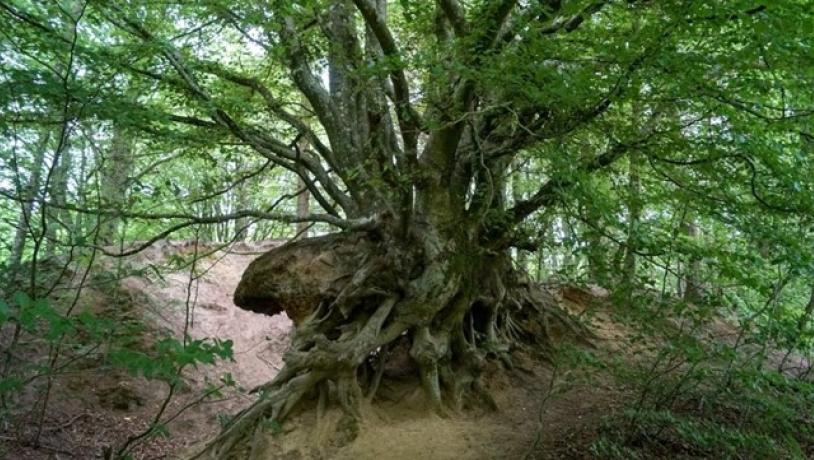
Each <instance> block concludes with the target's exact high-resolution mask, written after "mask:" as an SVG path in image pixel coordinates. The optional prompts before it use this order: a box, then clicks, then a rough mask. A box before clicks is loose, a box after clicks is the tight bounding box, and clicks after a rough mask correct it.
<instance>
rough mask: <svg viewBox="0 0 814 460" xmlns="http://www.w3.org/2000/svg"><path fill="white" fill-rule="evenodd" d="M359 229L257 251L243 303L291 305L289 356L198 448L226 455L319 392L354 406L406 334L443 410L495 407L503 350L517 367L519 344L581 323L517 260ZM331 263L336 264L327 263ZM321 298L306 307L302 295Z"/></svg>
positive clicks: (239, 295)
mask: <svg viewBox="0 0 814 460" xmlns="http://www.w3.org/2000/svg"><path fill="white" fill-rule="evenodd" d="M428 252H429V251H427V250H426V249H425V250H424V251H423V253H421V254H416V253H415V252H414V251H407V250H403V249H400V248H399V246H397V245H389V244H388V243H387V242H385V241H379V242H375V241H372V240H370V239H369V238H367V237H363V236H362V237H360V236H359V235H356V234H350V235H347V234H343V235H332V236H329V237H323V238H314V239H311V240H304V241H302V242H299V243H294V244H292V245H289V246H287V247H282V248H278V249H275V250H273V251H271V252H270V253H269V254H267V255H265V256H263V257H261V258H259V259H258V260H257V261H256V262H255V263H253V264H252V266H251V267H249V269H248V270H247V272H246V273H245V274H244V277H243V280H242V281H241V286H240V287H239V288H238V291H237V292H236V295H235V299H236V302H237V303H238V304H239V305H241V306H242V307H244V308H248V309H252V310H255V311H262V312H266V313H269V312H274V311H280V310H282V309H286V311H287V312H289V316H292V317H293V318H294V320H295V324H296V328H295V330H294V332H293V334H292V343H291V347H290V349H289V350H288V351H287V352H286V354H285V356H284V362H285V366H284V368H283V369H282V370H281V371H280V373H279V374H278V375H277V376H276V377H275V378H274V379H273V380H272V381H271V382H269V383H267V384H265V385H263V386H262V387H260V388H258V389H257V390H259V391H261V392H262V396H261V398H260V399H259V400H258V401H257V402H256V403H255V404H254V405H253V406H251V407H250V408H248V409H247V410H245V411H244V412H242V413H240V414H238V415H237V416H236V417H235V419H234V420H233V422H232V423H231V424H230V425H229V426H227V427H226V428H225V429H224V431H223V432H222V433H221V434H220V435H219V436H218V437H217V438H216V439H215V440H213V442H212V443H210V445H209V446H207V448H206V449H205V450H204V451H203V452H202V453H201V454H199V456H200V455H205V456H208V457H210V458H226V457H228V456H229V454H230V452H232V451H233V449H234V448H235V447H236V446H237V444H238V442H239V441H240V440H241V439H244V438H245V437H246V436H247V435H248V434H250V433H252V432H253V431H254V430H255V428H256V427H257V426H258V424H259V423H260V422H261V421H262V420H264V419H272V420H277V421H281V420H283V419H284V418H285V417H286V416H287V415H289V414H290V413H291V411H292V409H294V407H295V406H296V405H297V404H298V403H299V402H300V401H301V400H302V399H304V398H306V397H308V396H310V395H315V394H316V395H319V398H318V400H319V401H320V405H321V404H323V403H324V401H325V396H326V395H328V394H330V395H332V399H333V400H335V401H336V402H338V403H339V404H340V405H341V407H342V408H343V409H344V410H345V411H346V412H347V413H349V414H351V415H353V416H357V415H358V407H359V404H360V402H361V401H362V399H363V398H368V399H372V398H373V397H374V396H375V393H376V390H377V388H378V386H379V383H380V381H381V379H382V373H383V370H384V368H385V367H386V364H387V363H386V360H387V358H388V355H389V350H390V349H392V348H394V347H396V346H399V345H402V346H403V344H404V342H405V341H407V343H408V344H409V345H408V348H409V355H410V358H411V360H412V361H413V362H414V363H415V366H416V369H417V373H418V375H419V376H420V380H421V385H422V386H423V388H424V390H425V393H426V394H427V397H428V398H429V400H430V402H431V403H432V405H433V407H434V408H435V409H436V410H437V411H439V412H442V413H443V412H444V411H445V410H446V409H447V408H448V407H452V408H454V409H458V408H460V407H461V406H462V404H463V403H464V402H466V401H465V399H466V397H467V396H471V395H474V397H475V398H476V399H477V400H478V401H480V402H485V403H487V404H490V405H493V404H494V403H493V402H492V400H491V398H490V397H489V396H488V394H487V393H486V391H485V390H484V389H483V387H482V384H481V379H480V375H481V372H482V370H483V368H484V363H485V360H486V359H487V358H489V357H493V358H496V359H499V360H501V361H502V362H504V363H506V364H507V365H510V364H511V363H510V358H509V351H510V348H511V346H513V345H515V344H519V343H530V342H534V343H537V344H542V345H550V344H551V339H552V338H556V336H557V335H559V334H570V333H577V334H579V333H580V331H579V330H578V329H579V326H578V325H577V323H576V322H574V321H573V320H571V319H570V318H569V317H568V316H567V315H566V314H565V313H563V312H561V311H559V310H558V309H557V308H556V306H555V302H554V301H553V299H552V298H551V297H550V296H548V295H546V293H545V292H543V291H542V290H541V289H539V288H538V287H537V286H535V285H533V284H532V283H530V282H528V281H525V278H524V277H523V276H522V275H521V274H519V273H517V272H515V271H513V270H512V268H511V263H510V261H509V260H508V258H503V257H491V258H489V259H488V260H487V259H486V258H481V259H479V260H476V261H474V262H473V260H471V258H470V259H469V260H464V258H463V257H462V256H461V255H460V254H454V253H444V252H442V251H438V252H437V253H436V255H435V257H427V253H428ZM326 267H327V268H326ZM305 301H308V302H313V303H314V305H316V307H315V308H313V307H312V308H313V310H311V311H309V312H307V313H308V314H307V316H306V315H305V314H304V313H305V310H304V309H303V305H302V304H303V302H305Z"/></svg>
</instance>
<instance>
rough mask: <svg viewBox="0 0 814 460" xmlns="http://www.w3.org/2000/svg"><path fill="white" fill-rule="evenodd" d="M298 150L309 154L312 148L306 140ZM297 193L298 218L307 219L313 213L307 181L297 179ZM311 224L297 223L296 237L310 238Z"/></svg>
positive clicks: (300, 142) (300, 178)
mask: <svg viewBox="0 0 814 460" xmlns="http://www.w3.org/2000/svg"><path fill="white" fill-rule="evenodd" d="M298 148H299V150H300V152H305V153H308V150H309V148H310V146H309V145H308V141H307V140H306V139H304V138H303V139H300V141H299V145H298ZM297 191H298V192H299V193H298V195H297V217H298V218H300V219H305V218H306V217H307V216H308V214H310V213H311V210H310V201H311V192H309V191H308V188H307V187H306V184H305V181H304V180H303V179H302V177H298V178H297ZM308 227H309V223H308V222H305V221H301V222H297V225H296V235H299V237H300V238H308V234H309V230H308Z"/></svg>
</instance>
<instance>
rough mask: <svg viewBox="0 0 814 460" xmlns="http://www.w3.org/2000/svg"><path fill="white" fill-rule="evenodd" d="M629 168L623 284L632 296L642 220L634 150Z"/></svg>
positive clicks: (636, 160) (639, 183)
mask: <svg viewBox="0 0 814 460" xmlns="http://www.w3.org/2000/svg"><path fill="white" fill-rule="evenodd" d="M628 158H629V161H630V163H629V169H628V196H627V202H628V203H627V208H628V222H627V239H626V241H625V257H624V261H623V263H622V264H623V265H622V279H621V280H620V282H621V285H622V286H623V288H624V289H625V290H626V291H627V296H628V297H630V296H631V295H632V293H633V288H634V286H635V285H636V250H637V247H636V241H637V238H638V236H637V233H638V228H639V222H640V220H641V213H642V204H641V203H642V202H641V197H640V196H639V195H640V194H641V178H640V176H639V161H640V159H639V154H638V153H636V152H632V153H631V154H630V155H628Z"/></svg>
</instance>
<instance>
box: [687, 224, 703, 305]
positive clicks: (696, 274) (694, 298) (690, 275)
mask: <svg viewBox="0 0 814 460" xmlns="http://www.w3.org/2000/svg"><path fill="white" fill-rule="evenodd" d="M684 231H685V232H686V235H687V236H688V237H690V238H693V239H694V238H698V236H699V235H700V231H699V229H698V225H697V224H696V223H695V220H694V219H692V218H690V219H688V220H687V221H686V223H685V225H684ZM683 278H684V292H683V297H684V300H686V301H687V302H698V301H700V300H701V298H702V297H703V286H702V284H701V283H702V282H701V261H700V260H698V258H697V257H694V256H693V257H692V258H691V259H690V261H689V262H688V263H687V264H685V266H684V277H683Z"/></svg>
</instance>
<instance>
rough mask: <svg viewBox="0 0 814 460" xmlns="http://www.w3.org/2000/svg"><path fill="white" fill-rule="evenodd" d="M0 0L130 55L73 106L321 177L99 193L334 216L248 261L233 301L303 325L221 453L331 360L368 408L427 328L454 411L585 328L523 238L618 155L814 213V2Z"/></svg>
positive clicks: (713, 189) (421, 369)
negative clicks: (284, 207)
mask: <svg viewBox="0 0 814 460" xmlns="http://www.w3.org/2000/svg"><path fill="white" fill-rule="evenodd" d="M0 9H2V11H3V14H4V15H5V16H6V17H7V18H10V19H9V20H10V23H13V24H15V27H19V28H21V29H23V28H24V29H25V30H30V31H33V32H30V33H34V34H36V35H37V36H39V37H45V38H42V40H52V41H53V42H54V43H56V44H54V45H53V46H63V47H66V48H67V49H68V51H69V52H70V55H71V56H74V55H75V57H76V59H77V60H78V62H80V68H81V69H82V72H84V73H85V74H86V75H87V74H92V75H94V76H96V77H97V78H100V79H101V77H102V76H108V77H112V78H108V79H107V80H104V81H105V84H97V85H96V86H94V91H90V90H89V89H88V88H86V87H83V88H80V89H83V91H76V92H75V93H74V94H75V100H72V101H70V104H72V105H71V107H72V108H73V109H74V110H75V111H76V113H75V114H74V116H75V117H95V119H97V120H101V121H111V120H114V122H115V123H116V126H117V129H128V132H132V131H134V130H139V131H140V132H142V133H143V134H144V136H145V137H149V136H158V135H166V134H167V133H171V134H172V135H173V136H176V137H177V138H179V139H197V140H201V139H204V140H206V141H211V142H213V143H214V142H220V143H227V142H228V143H232V144H236V145H239V146H240V147H241V149H242V150H241V152H242V153H243V154H245V155H247V156H249V155H255V156H260V157H262V158H263V159H264V160H265V161H267V162H269V163H271V164H273V165H276V166H277V167H280V168H283V169H285V170H287V171H290V173H291V174H293V175H295V176H296V177H297V178H298V180H299V181H300V183H301V184H302V188H301V189H300V190H299V191H298V193H301V194H305V193H307V194H308V195H309V196H310V197H311V200H312V202H311V205H312V206H311V207H310V210H309V211H308V213H306V212H305V211H304V210H306V209H309V207H308V206H307V204H308V201H301V206H300V207H299V208H298V209H299V211H300V212H299V213H292V214H288V213H281V212H278V211H277V210H276V209H275V208H273V207H271V208H264V209H239V210H237V211H235V212H232V213H227V214H222V215H215V216H198V215H193V214H184V213H181V214H179V213H168V214H144V213H142V214H128V213H127V212H125V211H123V210H122V209H119V208H115V207H105V206H102V207H100V208H99V209H94V210H92V211H93V212H95V213H99V214H102V215H106V216H108V217H110V218H155V219H162V218H163V219H176V220H180V221H181V223H180V224H178V225H177V226H175V227H174V228H175V229H178V228H183V227H184V226H185V225H193V224H200V223H214V222H223V221H240V222H245V221H246V219H259V220H278V221H283V222H288V223H319V224H324V225H328V226H330V227H331V228H333V229H334V230H335V231H334V232H332V233H329V234H326V235H322V236H317V237H311V238H305V239H301V240H299V241H296V242H294V243H290V244H287V245H285V246H283V247H281V248H279V249H275V250H273V251H271V252H269V253H268V254H266V255H264V256H262V257H261V258H259V259H258V260H257V261H256V262H254V263H253V264H252V265H251V266H250V268H249V269H248V270H247V272H246V273H245V274H244V276H243V280H242V282H241V284H240V286H239V288H238V290H237V292H236V293H235V302H236V303H237V304H238V305H240V306H241V307H243V308H247V309H250V310H253V311H257V312H262V313H266V314H274V313H278V312H280V311H286V312H287V313H288V314H289V316H291V317H292V318H294V320H295V322H296V330H295V332H294V335H293V339H292V344H291V349H290V350H289V351H288V353H287V355H286V358H285V363H286V365H285V368H284V369H283V370H282V371H281V372H280V373H279V374H278V375H277V376H276V377H275V378H274V379H273V380H272V381H270V382H269V383H268V384H266V385H264V386H263V387H262V388H261V390H262V392H263V396H262V397H261V398H260V399H259V400H258V402H257V403H256V404H255V405H254V406H252V407H251V408H250V409H248V410H247V411H245V412H244V413H242V414H239V415H238V416H237V417H236V419H235V420H234V421H233V422H232V423H231V424H230V425H229V426H228V427H227V428H226V429H225V431H224V432H223V433H222V434H221V436H219V437H218V438H217V439H216V440H215V441H214V442H213V443H212V444H211V445H210V447H209V449H208V450H207V454H209V455H212V456H216V457H218V456H225V455H227V454H228V453H229V452H230V450H231V449H232V448H233V447H234V446H235V445H236V444H237V442H238V441H239V440H240V439H241V438H242V437H243V436H245V435H246V434H247V433H250V432H251V427H252V426H254V425H255V424H257V423H259V422H260V420H261V418H262V417H269V418H271V419H274V420H282V419H283V418H285V417H286V415H288V414H289V413H290V412H291V411H292V409H293V408H294V407H295V406H296V405H297V404H298V402H300V400H301V399H303V398H305V397H306V396H308V395H309V394H311V392H312V391H326V390H325V388H327V385H328V383H329V382H332V383H333V384H335V386H336V388H337V389H338V391H337V392H335V393H336V394H335V396H336V398H337V399H338V402H339V403H341V405H342V406H343V407H344V408H345V409H346V410H348V411H349V412H350V413H355V409H354V407H355V406H356V405H357V404H358V403H359V401H361V399H362V398H363V397H365V393H367V395H371V394H373V393H375V391H376V386H377V385H378V382H379V379H380V378H381V374H380V372H381V369H383V367H384V366H383V365H382V364H381V362H379V361H381V360H383V359H386V357H387V355H388V353H387V351H388V349H389V348H391V347H394V346H396V345H397V344H399V343H403V342H404V341H406V342H407V343H408V345H409V347H408V348H409V350H410V351H409V353H410V356H411V357H412V359H413V360H414V361H415V363H416V364H417V368H418V371H417V372H418V374H419V377H420V379H419V381H420V382H421V385H422V386H423V388H424V390H425V391H426V394H427V396H428V398H429V400H430V401H431V402H432V403H433V406H434V407H435V409H436V410H438V411H439V412H443V411H445V410H446V408H448V407H460V406H461V405H462V404H464V403H465V402H467V401H468V400H470V399H475V400H478V401H487V402H488V401H489V396H488V395H487V394H486V392H485V391H484V389H483V387H482V385H481V381H480V376H481V373H482V371H483V368H484V363H485V361H486V360H488V359H497V360H502V361H503V362H507V363H508V362H510V359H511V357H510V354H509V351H510V350H511V349H512V348H513V347H518V346H526V345H530V344H535V345H541V346H544V347H552V346H555V345H556V343H557V341H558V340H560V339H562V338H563V337H565V336H572V337H574V336H577V337H578V336H579V335H581V334H582V333H583V331H582V329H581V327H580V326H579V324H578V323H577V322H576V321H575V320H573V319H572V318H570V317H569V316H568V315H567V314H565V313H564V312H562V311H559V310H557V309H556V308H554V307H553V303H552V302H550V301H549V300H548V298H547V295H546V294H545V292H544V291H542V290H541V289H540V288H539V287H537V286H536V285H535V284H534V283H532V282H531V281H530V280H529V278H528V277H527V276H526V274H525V273H524V270H522V269H519V268H516V267H515V265H514V264H513V260H512V257H511V253H512V250H513V249H521V250H524V249H533V248H535V244H536V240H535V235H534V233H533V232H531V231H529V228H528V226H527V225H526V222H527V221H528V220H529V219H530V218H531V217H533V216H534V215H535V214H537V213H539V212H541V211H545V210H548V209H551V208H556V207H558V206H562V205H564V204H567V203H568V202H569V200H572V199H573V198H574V196H576V195H575V193H577V192H575V190H576V191H578V190H580V188H581V187H584V185H585V184H586V183H588V181H590V180H591V179H590V178H591V177H592V176H596V175H600V174H603V172H605V171H607V170H608V169H610V168H612V167H614V166H615V165H618V164H619V163H621V162H629V163H628V164H629V186H628V189H629V190H630V192H631V193H640V191H641V189H642V188H644V187H646V184H644V183H642V181H641V180H640V176H641V175H642V174H644V172H643V170H644V169H645V168H649V169H648V173H649V174H654V175H661V176H663V177H664V178H665V180H668V181H672V182H674V183H676V184H677V185H678V186H679V187H681V188H684V189H688V190H692V191H694V192H695V193H697V194H698V195H699V200H704V201H705V202H717V203H719V205H720V208H721V210H722V211H721V212H722V213H726V212H727V210H728V209H735V208H742V207H745V206H749V207H752V208H754V209H758V210H763V211H765V212H782V211H783V210H789V209H791V210H794V211H798V212H809V211H810V210H811V204H812V203H811V199H810V198H809V197H806V196H801V195H800V194H790V193H789V191H791V190H794V187H796V186H799V182H800V175H799V172H800V171H795V170H794V168H790V167H788V165H784V164H782V162H780V161H778V160H777V158H778V153H779V152H781V151H787V150H788V149H793V148H795V146H797V145H799V144H800V142H801V139H803V138H810V136H811V133H810V130H809V127H808V126H807V125H806V121H807V120H809V118H808V117H809V116H810V114H811V110H810V109H809V108H807V107H810V106H811V102H812V98H811V96H812V93H811V91H812V88H811V85H810V81H811V77H812V68H814V67H812V66H811V55H810V52H811V50H810V43H811V39H812V37H811V31H810V27H808V28H806V26H807V25H810V22H809V21H811V11H810V6H809V5H808V4H807V2H805V1H802V0H800V1H793V0H786V1H782V2H771V3H758V2H751V1H723V0H721V1H711V2H710V1H705V2H699V1H684V0H681V1H679V0H665V1H658V2H657V1H647V0H624V1H622V0H619V1H613V0H599V1H594V0H591V1H580V0H569V1H560V0H539V1H528V2H527V1H520V2H518V1H516V0H511V1H505V0H475V1H461V0H437V1H434V2H432V1H422V2H387V1H386V0H309V1H305V2H297V3H293V2H285V1H276V0H269V1H263V2H226V1H220V0H209V1H205V2H196V3H194V4H189V5H171V4H167V3H166V2H152V1H149V0H134V1H127V2H93V1H92V2H88V3H83V2H79V1H77V2H73V7H72V8H68V9H65V10H63V11H62V13H61V14H62V15H67V16H70V17H71V18H72V19H73V20H75V21H76V22H77V23H79V26H78V29H77V30H78V34H79V36H80V39H78V40H73V41H72V40H68V39H66V38H65V34H61V33H60V32H59V31H60V26H59V25H54V24H52V23H50V22H49V21H48V7H44V6H35V5H27V4H26V2H17V1H3V2H0ZM781 30H799V31H800V33H799V34H788V33H785V34H781V33H779V32H780V31H781ZM795 63H799V65H798V64H795ZM116 76H126V78H120V79H117V78H115V77H116ZM781 81H782V83H781ZM84 84H87V83H84ZM123 85H126V86H128V87H129V88H128V89H127V91H122V88H121V87H122V86H123ZM139 88H141V89H142V90H147V89H148V90H150V91H153V92H155V91H160V92H161V93H162V94H163V95H164V96H163V97H161V98H156V97H149V96H147V95H141V96H140V94H143V93H142V92H141V91H139ZM32 91H33V90H32ZM44 97H47V95H46V96H44ZM80 108H81V110H80ZM758 129H759V130H760V131H761V132H762V133H764V134H765V133H769V132H771V133H772V136H773V137H772V138H773V141H772V142H763V141H762V140H761V139H757V138H756V136H754V133H755V131H756V130H758ZM162 133H163V134H162ZM115 140H116V139H115V138H114V141H115ZM112 148H114V149H116V151H117V152H118V151H119V150H121V154H126V151H127V150H126V149H124V148H122V147H121V146H118V145H114V146H113V147H112ZM522 160H533V161H535V162H536V164H539V165H541V167H542V168H543V170H544V172H543V174H540V175H536V176H535V177H539V178H540V183H539V184H536V186H535V190H534V191H533V192H532V193H529V194H528V196H527V197H526V198H523V195H522V194H519V193H512V190H509V187H511V186H512V181H511V179H510V174H511V168H512V165H513V164H518V163H522ZM60 177H61V176H60ZM724 184H725V185H724ZM795 184H798V185H795ZM583 191H584V190H583ZM109 198H111V199H112V198H113V197H109ZM589 198H590V197H589ZM580 199H581V200H583V202H587V201H589V199H588V200H586V197H585V196H582V197H580ZM716 200H717V201H716ZM240 201H242V200H240ZM269 201H270V202H272V201H274V199H273V197H272V198H270V200H269ZM629 203H630V205H629V206H630V218H629V225H628V226H629V232H628V235H629V238H630V239H631V241H629V242H628V243H629V244H628V245H627V248H628V249H627V251H626V252H625V253H624V256H625V262H624V269H625V271H626V272H627V273H632V274H635V270H636V264H635V260H634V256H635V251H636V250H637V249H638V248H640V246H641V245H639V244H635V243H637V242H636V241H633V240H634V239H636V238H639V237H640V235H639V231H638V230H637V228H636V226H637V222H638V221H639V219H641V218H642V216H641V213H642V210H641V207H640V205H639V204H638V201H637V198H636V197H631V198H630V201H629ZM55 205H56V206H61V207H65V206H66V204H65V203H64V200H62V201H60V202H56V203H55ZM596 222H599V220H596V221H595V222H594V223H593V225H595V223H596ZM587 224H588V225H592V223H591V222H588V223H587ZM241 225H243V224H241ZM301 228H305V227H301ZM598 230H601V229H598ZM162 235H163V236H166V233H165V234H162Z"/></svg>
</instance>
